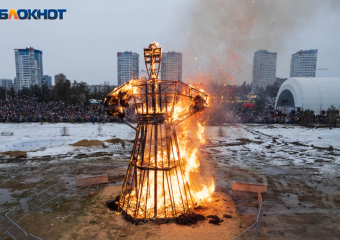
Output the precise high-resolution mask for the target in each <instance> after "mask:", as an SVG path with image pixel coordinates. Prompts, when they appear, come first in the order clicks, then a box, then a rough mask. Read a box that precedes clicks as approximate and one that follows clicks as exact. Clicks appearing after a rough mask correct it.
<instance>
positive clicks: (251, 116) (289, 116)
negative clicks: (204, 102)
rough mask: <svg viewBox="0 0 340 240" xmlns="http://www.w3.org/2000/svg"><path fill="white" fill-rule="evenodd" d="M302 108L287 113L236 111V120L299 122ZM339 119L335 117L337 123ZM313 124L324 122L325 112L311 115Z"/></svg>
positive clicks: (279, 111)
mask: <svg viewBox="0 0 340 240" xmlns="http://www.w3.org/2000/svg"><path fill="white" fill-rule="evenodd" d="M303 114H304V111H303V110H295V109H292V110H291V111H290V112H289V113H283V112H282V111H281V110H277V109H276V110H274V109H270V110H265V111H263V112H260V113H258V112H256V111H241V112H239V113H238V120H239V122H241V123H264V124H301V123H302V117H303ZM339 121H340V119H339V118H338V119H337V121H336V122H337V123H339ZM312 123H313V124H325V123H326V116H325V112H322V113H321V114H319V115H313V119H312Z"/></svg>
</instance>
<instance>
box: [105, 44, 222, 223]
mask: <svg viewBox="0 0 340 240" xmlns="http://www.w3.org/2000/svg"><path fill="white" fill-rule="evenodd" d="M161 57H162V49H161V48H160V47H159V46H158V44H157V43H151V44H150V45H149V46H148V48H145V49H144V58H145V65H146V69H147V72H148V76H149V80H130V81H129V82H128V83H126V84H124V85H122V86H120V87H118V88H116V89H114V90H113V91H112V92H111V93H110V94H109V95H108V96H107V97H106V98H105V99H104V100H105V107H106V110H107V111H108V113H109V114H110V115H112V116H114V117H116V118H118V119H120V120H122V121H125V120H126V119H129V120H132V119H136V120H137V121H136V122H137V123H138V126H137V127H136V128H135V130H136V131H137V133H136V137H135V141H134V147H133V150H132V155H131V159H130V163H129V167H128V170H127V174H126V178H125V181H124V184H123V188H122V193H121V197H120V199H119V211H121V212H122V213H123V215H124V216H125V217H128V218H133V219H136V220H138V219H160V218H162V219H167V218H177V217H179V216H183V214H185V213H188V212H189V209H191V208H192V207H194V206H198V205H199V204H200V203H202V202H204V201H209V200H210V196H211V194H212V193H213V192H214V190H215V184H214V180H213V179H212V180H211V181H212V182H211V185H210V186H206V185H202V186H194V187H193V186H192V181H191V179H190V177H191V175H192V173H193V172H197V171H198V169H199V166H200V162H199V160H198V158H197V152H198V148H197V146H196V147H194V148H190V147H189V140H188V132H189V127H190V126H189V125H186V124H185V123H184V120H185V119H187V118H189V117H190V116H192V115H193V114H195V113H199V112H202V111H203V110H204V109H205V108H206V107H208V95H207V94H205V93H204V92H203V91H200V90H197V89H196V88H194V87H193V86H189V85H187V84H185V83H183V82H179V81H170V80H159V79H158V72H159V69H160V62H161ZM130 107H134V117H131V116H129V115H128V114H127V112H126V110H128V109H129V108H130ZM178 124H179V125H181V127H182V129H183V131H182V132H181V134H180V136H178V137H177V134H176V131H175V125H178ZM131 127H132V126H131ZM198 127H199V131H198V133H197V136H198V139H199V141H200V142H201V143H204V142H205V139H204V124H203V125H202V124H200V123H198ZM182 218H183V217H182Z"/></svg>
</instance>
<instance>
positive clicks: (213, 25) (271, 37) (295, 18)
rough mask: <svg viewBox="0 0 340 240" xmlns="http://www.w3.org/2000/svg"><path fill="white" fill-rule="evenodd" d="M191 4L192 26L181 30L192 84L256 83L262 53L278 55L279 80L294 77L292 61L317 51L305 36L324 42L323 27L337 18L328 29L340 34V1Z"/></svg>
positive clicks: (204, 0) (185, 65) (257, 0)
mask: <svg viewBox="0 0 340 240" xmlns="http://www.w3.org/2000/svg"><path fill="white" fill-rule="evenodd" d="M190 4H191V7H190V6H189V8H190V9H191V11H190V12H189V13H186V14H187V16H188V18H189V19H187V20H188V23H189V24H188V25H185V26H183V25H184V24H183V22H181V23H180V25H178V28H180V29H181V31H182V32H187V34H186V36H185V37H187V40H188V41H187V43H186V47H185V48H184V51H183V69H184V72H185V75H184V79H187V80H186V81H189V82H190V81H192V82H193V81H196V82H197V78H198V79H199V80H201V81H214V82H216V83H219V84H221V83H227V84H240V83H242V81H247V82H248V83H250V82H251V75H252V60H253V56H254V52H255V51H258V50H260V49H265V50H269V51H273V52H277V53H278V62H277V66H278V70H279V66H280V69H283V70H281V73H280V71H278V72H277V75H278V74H279V75H281V76H282V77H288V76H289V66H290V65H289V64H290V55H291V54H293V53H294V52H295V51H298V50H300V49H302V48H303V47H309V46H310V47H311V48H316V47H317V46H314V45H313V44H311V45H308V44H305V43H306V42H308V41H310V39H307V38H304V36H305V35H304V34H306V33H308V34H312V35H313V36H315V38H322V36H318V29H317V28H316V27H315V26H316V25H317V23H318V22H319V21H320V20H321V19H322V18H327V16H331V15H332V16H333V19H334V17H335V19H334V20H335V21H332V22H327V24H330V25H334V26H333V27H334V29H337V27H338V26H337V23H338V22H339V18H340V15H339V16H338V13H339V10H340V1H339V0H324V1H320V0H291V1H287V0H275V1H273V0H255V1H253V0H214V1H212V0H209V1H208V0H199V1H195V2H191V3H190ZM192 5H193V6H192ZM180 19H183V17H181V18H180ZM318 26H319V27H320V24H318ZM188 32H189V33H188ZM323 44H326V43H323ZM292 49H294V50H292ZM292 51H293V52H292ZM281 76H279V77H281Z"/></svg>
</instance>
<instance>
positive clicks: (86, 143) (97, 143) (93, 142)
mask: <svg viewBox="0 0 340 240" xmlns="http://www.w3.org/2000/svg"><path fill="white" fill-rule="evenodd" d="M103 144H104V142H103V141H99V140H87V139H83V140H81V141H79V142H76V143H73V144H70V145H71V146H74V147H90V146H101V145H103Z"/></svg>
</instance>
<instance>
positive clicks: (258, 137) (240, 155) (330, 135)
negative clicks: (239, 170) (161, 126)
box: [202, 124, 340, 174]
mask: <svg viewBox="0 0 340 240" xmlns="http://www.w3.org/2000/svg"><path fill="white" fill-rule="evenodd" d="M218 128H219V127H207V129H206V133H205V134H206V138H207V139H210V140H211V141H212V143H214V145H215V146H212V147H209V148H202V151H207V152H210V153H212V154H213V156H214V157H215V159H216V161H217V162H218V164H219V165H220V166H221V167H223V166H241V167H245V168H247V167H249V168H253V167H255V168H263V167H269V166H283V167H288V166H289V167H299V168H312V169H315V171H321V172H323V173H334V174H336V173H338V172H339V171H340V150H339V149H340V129H338V128H337V129H329V128H318V129H315V128H314V129H310V128H305V127H300V126H291V125H260V124H256V125H255V124H254V125H228V126H225V127H223V129H224V131H225V134H226V136H225V137H218V136H217V135H216V131H217V130H218ZM216 145H218V146H216ZM330 146H332V147H333V148H334V150H333V151H330V150H329V149H328V148H329V147H330Z"/></svg>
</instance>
